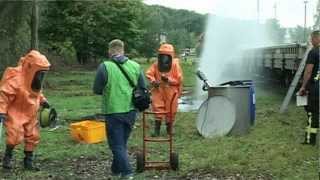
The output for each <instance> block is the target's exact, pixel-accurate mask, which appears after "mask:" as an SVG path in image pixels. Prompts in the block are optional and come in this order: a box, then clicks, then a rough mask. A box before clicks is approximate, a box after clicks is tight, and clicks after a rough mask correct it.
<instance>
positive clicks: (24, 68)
mask: <svg viewBox="0 0 320 180" xmlns="http://www.w3.org/2000/svg"><path fill="white" fill-rule="evenodd" d="M49 67H50V63H49V62H48V60H47V58H46V57H45V56H44V55H42V54H40V53H39V52H38V51H35V50H32V51H30V52H29V53H28V54H27V55H25V56H24V57H22V58H21V59H20V61H19V63H18V66H17V67H9V68H7V69H6V71H5V72H4V74H3V77H2V80H1V83H0V113H2V114H6V115H7V119H6V120H5V122H4V125H5V127H6V135H7V139H6V143H7V145H10V146H12V147H14V146H16V145H18V144H20V143H21V142H22V141H23V140H24V141H25V151H33V149H34V148H35V146H36V145H37V144H38V143H39V139H40V137H39V125H38V120H37V112H38V109H39V107H40V103H41V102H44V101H46V99H45V97H44V96H43V94H42V92H41V91H39V92H35V91H34V90H32V88H31V84H32V82H33V78H34V76H35V74H36V73H37V72H38V71H48V70H49Z"/></svg>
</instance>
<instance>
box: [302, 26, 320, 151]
mask: <svg viewBox="0 0 320 180" xmlns="http://www.w3.org/2000/svg"><path fill="white" fill-rule="evenodd" d="M311 43H312V45H313V48H312V50H311V51H310V52H309V54H308V58H307V62H306V67H305V70H304V75H303V82H302V86H301V88H300V90H299V95H301V96H303V95H308V105H307V106H306V107H305V109H306V111H307V114H308V124H307V128H306V133H305V134H306V137H305V143H306V144H312V145H315V144H316V135H317V129H318V128H319V84H318V83H319V81H318V80H316V78H317V71H318V66H319V46H320V31H318V30H317V31H313V32H312V33H311Z"/></svg>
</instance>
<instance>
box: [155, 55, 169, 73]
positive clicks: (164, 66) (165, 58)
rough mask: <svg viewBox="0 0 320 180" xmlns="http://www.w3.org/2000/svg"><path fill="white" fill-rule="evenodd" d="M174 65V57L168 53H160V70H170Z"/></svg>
mask: <svg viewBox="0 0 320 180" xmlns="http://www.w3.org/2000/svg"><path fill="white" fill-rule="evenodd" d="M171 66H172V57H171V56H170V55H167V54H159V55H158V70H159V71H160V72H169V71H170V70H171Z"/></svg>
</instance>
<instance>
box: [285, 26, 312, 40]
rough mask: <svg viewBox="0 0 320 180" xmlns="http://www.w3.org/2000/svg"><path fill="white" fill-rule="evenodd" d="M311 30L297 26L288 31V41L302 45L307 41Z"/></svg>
mask: <svg viewBox="0 0 320 180" xmlns="http://www.w3.org/2000/svg"><path fill="white" fill-rule="evenodd" d="M311 31H312V29H311V28H306V30H305V29H304V27H302V26H297V27H295V28H290V29H289V34H290V39H291V41H292V42H297V43H304V42H307V41H308V37H309V35H310V33H311Z"/></svg>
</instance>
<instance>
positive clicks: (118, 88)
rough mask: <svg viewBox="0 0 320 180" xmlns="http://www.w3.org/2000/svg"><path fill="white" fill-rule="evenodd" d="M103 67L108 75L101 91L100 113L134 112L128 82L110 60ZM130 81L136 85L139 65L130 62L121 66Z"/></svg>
mask: <svg viewBox="0 0 320 180" xmlns="http://www.w3.org/2000/svg"><path fill="white" fill-rule="evenodd" d="M104 65H105V66H106V71H107V74H108V82H107V84H106V86H105V88H104V91H103V96H102V98H103V100H102V111H103V113H104V114H114V113H126V112H129V111H131V110H134V106H133V103H132V90H133V87H131V86H130V83H129V81H128V80H127V78H126V77H125V75H124V74H123V73H122V72H121V70H120V69H119V67H118V66H117V65H116V64H115V63H114V62H111V61H110V60H105V61H104ZM121 66H122V67H123V69H124V70H125V71H126V72H127V74H128V76H129V77H130V79H131V81H133V82H134V84H137V82H138V78H139V76H140V72H141V71H140V65H139V64H138V63H136V62H134V61H132V60H127V61H126V62H125V63H123V64H121Z"/></svg>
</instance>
